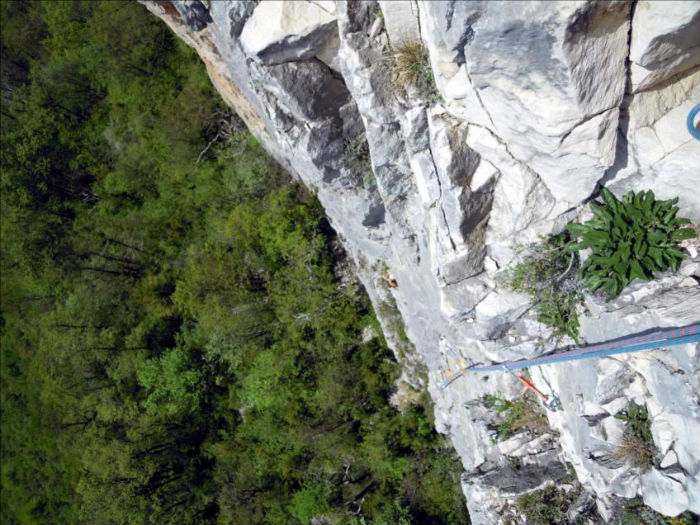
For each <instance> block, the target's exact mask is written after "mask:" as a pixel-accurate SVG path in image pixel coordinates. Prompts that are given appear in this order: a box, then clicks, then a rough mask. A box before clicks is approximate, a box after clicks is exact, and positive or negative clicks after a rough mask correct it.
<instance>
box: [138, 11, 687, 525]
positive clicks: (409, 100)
mask: <svg viewBox="0 0 700 525" xmlns="http://www.w3.org/2000/svg"><path fill="white" fill-rule="evenodd" d="M142 1H144V3H145V4H146V6H147V7H148V8H149V9H150V10H151V11H152V12H153V13H154V14H156V15H157V16H159V17H160V18H162V19H163V20H164V21H165V22H166V23H167V24H169V25H170V27H171V28H173V30H174V31H175V32H176V33H177V34H178V35H179V36H180V37H181V38H183V39H184V40H185V41H186V42H187V43H189V44H190V45H192V46H193V47H195V49H197V51H198V52H199V54H200V55H201V57H202V59H203V60H204V61H205V63H206V64H207V67H208V69H209V72H210V75H211V77H212V80H213V81H214V83H215V84H216V86H217V88H218V89H219V91H220V92H221V93H222V95H223V97H224V98H225V100H226V101H227V102H228V103H229V104H231V106H232V107H233V108H234V109H235V110H236V111H237V112H238V113H239V114H240V115H241V116H242V118H243V119H244V120H245V121H246V123H247V124H248V126H249V127H250V129H251V131H252V132H253V133H254V134H256V135H257V136H258V137H259V138H260V140H261V141H262V143H263V144H264V145H265V147H266V148H267V149H268V151H269V152H270V153H271V154H272V155H273V156H274V157H275V158H277V159H278V160H279V161H280V162H281V163H282V164H283V165H284V166H285V167H286V168H287V169H288V170H289V171H290V172H291V173H292V174H293V175H294V176H296V177H298V178H299V179H300V180H301V181H302V182H303V183H304V184H306V185H307V186H308V187H310V188H313V189H315V190H317V192H318V197H319V199H320V200H321V202H322V203H323V205H324V207H325V209H326V211H327V214H328V216H329V218H330V221H331V223H332V224H333V226H334V228H335V229H336V230H337V231H338V233H339V234H340V236H341V239H342V240H343V243H344V245H345V248H346V249H347V251H348V253H349V254H350V255H351V256H352V258H353V259H354V261H355V263H356V266H357V272H358V275H359V277H360V278H361V279H362V281H363V282H364V284H365V286H366V288H367V291H368V293H369V295H370V297H371V298H372V300H373V302H374V304H375V306H376V307H377V308H376V309H377V311H378V312H379V314H380V317H381V319H380V320H381V321H382V323H383V326H384V328H385V330H386V331H387V336H388V338H389V340H390V341H391V342H393V344H394V345H395V346H397V347H398V346H404V347H406V346H407V345H406V343H405V342H404V341H402V340H401V338H400V337H398V334H397V330H396V320H397V315H398V314H394V313H391V311H392V309H393V308H394V307H395V308H397V309H398V312H399V313H400V316H401V318H402V319H403V322H404V323H405V327H406V333H407V335H408V338H409V339H410V341H411V343H412V344H413V346H415V350H414V351H413V352H406V350H407V349H406V348H404V352H401V355H402V356H403V357H402V360H403V361H404V363H405V364H406V366H407V373H406V375H405V379H406V380H407V381H411V382H413V383H421V382H422V383H425V382H426V376H425V375H421V374H418V373H416V370H417V369H418V368H420V366H421V365H424V366H425V367H427V370H428V374H427V378H428V381H427V385H424V386H427V387H428V388H429V390H430V392H431V394H432V395H433V399H434V400H435V403H436V414H437V424H438V428H439V429H440V430H441V431H443V432H445V433H449V434H450V435H451V437H452V440H453V443H454V445H455V447H456V449H457V451H458V452H459V454H460V456H461V458H462V462H463V466H464V470H465V474H464V476H463V488H464V491H465V493H466V495H467V499H468V504H469V507H470V513H471V515H472V519H473V521H474V523H496V522H497V521H498V520H499V519H500V518H499V516H501V515H502V514H503V512H504V510H505V509H506V508H507V507H508V504H509V502H512V499H513V498H514V497H517V495H519V494H522V493H523V492H526V491H528V490H532V489H534V488H537V487H538V486H540V485H541V484H542V483H543V482H544V481H545V480H547V479H555V480H556V479H563V478H564V477H565V475H566V469H565V466H564V462H566V463H569V464H571V465H572V466H573V468H574V470H575V473H576V475H577V477H578V479H579V481H580V482H581V483H582V484H583V486H584V487H585V489H586V490H587V492H588V493H589V494H590V495H591V497H593V499H594V500H595V502H596V504H597V506H598V511H599V513H600V514H601V516H602V517H603V518H604V519H605V518H609V517H610V516H611V512H612V508H613V507H614V501H615V497H616V496H621V497H633V496H635V495H637V494H641V495H642V496H643V498H644V500H645V502H646V503H647V504H648V505H650V506H652V507H653V508H655V509H657V510H659V511H661V512H663V513H665V514H670V515H675V514H677V513H679V512H681V511H683V510H686V509H690V510H692V511H694V512H696V513H700V451H699V450H698V436H700V406H699V405H700V403H699V401H698V393H699V392H700V372H699V371H698V370H699V366H700V365H699V364H698V360H699V359H698V357H699V356H698V353H699V349H698V345H685V346H678V347H674V348H673V349H671V350H667V351H663V352H654V353H643V354H636V355H625V356H619V357H617V358H615V359H599V360H588V361H580V362H576V363H573V364H561V365H549V366H545V367H541V368H539V369H536V370H534V369H533V371H532V374H533V380H534V381H535V382H537V383H539V384H541V385H546V386H547V388H548V389H549V388H551V389H552V390H554V391H556V392H557V393H558V395H559V396H560V398H561V402H562V405H563V409H562V410H560V411H558V412H556V413H549V414H548V418H549V423H550V426H551V429H552V433H550V434H549V435H545V436H541V437H540V438H538V439H536V440H532V439H530V437H529V436H527V435H521V436H516V438H514V439H512V440H510V441H509V442H506V443H501V444H499V445H494V444H492V441H491V439H490V435H489V430H488V421H489V417H490V416H489V414H488V412H487V411H486V410H485V409H484V408H483V406H482V405H481V403H479V399H480V397H481V396H483V395H484V394H485V393H500V394H502V395H505V396H509V395H510V396H516V395H518V393H519V392H520V387H519V386H518V383H517V381H515V380H514V379H513V378H512V377H509V376H508V375H506V374H491V375H488V376H480V377H476V376H474V375H472V376H468V377H465V378H462V379H460V380H459V381H457V382H455V383H454V384H453V385H452V386H450V388H449V389H447V390H446V391H444V392H440V391H439V390H438V389H437V387H436V385H437V381H436V378H437V374H438V373H439V370H440V369H442V368H445V367H446V366H448V363H449V362H450V360H452V359H453V357H454V356H455V355H459V356H460V357H461V358H463V359H464V360H465V361H468V362H472V363H484V362H501V361H504V360H507V359H514V358H520V357H530V356H535V355H537V354H539V353H543V352H546V351H549V350H551V349H552V345H553V343H551V342H547V336H548V331H547V329H546V327H544V326H542V325H540V324H539V323H538V322H537V321H536V318H535V315H534V313H533V312H532V311H531V306H530V305H529V304H528V300H527V297H525V296H521V295H517V294H513V293H511V292H509V291H507V290H505V289H504V287H503V285H502V282H501V281H500V280H499V275H501V274H502V272H503V270H504V269H505V268H507V267H508V266H509V265H511V264H513V263H514V261H515V254H514V252H513V245H514V244H516V243H520V244H524V243H528V242H532V241H535V240H537V238H538V236H539V235H543V234H550V233H553V232H558V231H560V230H561V229H562V228H563V226H564V225H565V224H566V223H567V222H569V221H571V220H573V219H575V218H577V217H581V216H585V213H587V211H586V210H587V207H586V206H585V202H586V201H587V200H588V199H590V198H591V196H594V195H596V194H597V192H598V191H599V189H600V188H601V187H602V186H605V187H607V188H609V189H610V190H611V191H613V192H614V193H616V194H618V195H621V194H622V193H625V192H626V191H628V190H630V189H634V190H642V189H652V190H653V191H654V192H655V194H656V195H657V196H658V197H659V198H663V199H669V198H673V197H676V196H678V197H679V198H680V202H679V205H680V206H681V209H682V213H683V214H684V215H685V216H688V217H690V218H691V219H692V220H693V221H694V222H695V223H696V224H697V223H698V222H699V221H700V141H697V140H695V139H693V138H692V137H691V135H690V134H689V133H688V131H687V130H686V123H685V119H686V116H687V114H688V112H689V110H690V109H691V108H692V107H693V105H694V104H695V103H696V102H698V101H700V2H697V1H688V0H682V1H677V2H674V1H646V0H638V1H635V2H606V1H597V2H593V1H572V2H569V1H567V2H553V1H528V2H516V1H510V2H500V1H454V0H451V1H440V2H438V1H427V0H426V1H421V0H417V1H416V0H392V1H380V2H378V3H376V2H345V1H340V0H338V1H335V2H334V1H332V0H317V1H312V0H310V1H301V0H300V1H296V2H275V1H265V2H262V3H257V2H254V1H240V0H228V1H224V0H217V1H213V0H211V1H207V0H171V1H169V0H160V1H156V0H142ZM406 41H422V42H423V43H424V44H425V45H426V46H427V48H428V50H429V53H430V61H431V65H432V70H433V73H434V76H435V80H436V84H437V89H438V91H439V93H440V95H441V100H440V102H437V103H428V102H426V101H423V100H421V99H420V98H419V96H417V95H416V94H414V93H408V94H407V95H406V96H397V95H396V94H394V93H393V92H392V90H391V88H390V85H391V72H390V70H389V68H388V67H387V63H388V61H387V57H388V56H389V55H390V54H391V52H392V51H391V50H392V45H393V46H396V45H399V44H400V43H401V42H406ZM365 139H366V141H367V144H368V147H369V151H370V156H371V170H370V169H367V173H365V174H361V175H358V173H357V172H356V171H353V170H350V169H348V166H347V163H344V162H343V153H344V151H345V150H346V148H347V144H348V143H352V142H354V141H360V142H361V141H363V140H365ZM697 248H698V246H697V244H695V245H693V244H692V243H690V244H689V245H688V251H689V252H690V254H691V258H689V259H687V260H686V261H685V263H684V264H683V266H682V267H681V270H680V272H679V273H678V274H677V275H675V276H671V275H663V276H660V278H659V279H657V280H656V281H654V282H651V283H637V284H635V285H633V286H631V287H630V288H629V289H628V290H627V291H626V292H624V293H623V294H622V295H621V296H620V297H619V298H618V299H617V300H615V301H613V302H611V303H604V302H600V301H598V300H597V299H595V298H594V297H588V298H587V302H588V304H587V306H588V308H589V310H590V312H591V315H590V317H587V318H584V320H583V326H582V334H583V337H584V338H585V339H586V340H587V341H588V342H591V343H592V342H597V341H602V340H606V339H611V338H616V337H621V336H624V335H627V334H630V333H639V332H642V331H644V330H647V329H651V328H656V327H665V326H683V325H687V324H690V323H693V322H697V321H699V320H700V286H698V282H699V281H700V257H698V250H697ZM384 264H386V265H387V266H388V267H389V268H390V269H391V272H392V273H393V275H394V276H395V277H396V279H397V281H398V283H399V286H398V288H396V289H393V290H391V291H389V290H388V289H387V288H386V287H385V286H384V285H383V283H382V281H381V278H380V273H381V268H382V267H383V265H384ZM387 306H388V307H387ZM382 312H384V313H382ZM387 312H389V313H387ZM628 400H636V401H637V402H644V403H646V405H647V406H648V407H649V410H650V413H651V416H652V432H653V434H654V440H655V443H656V445H657V447H658V448H659V451H660V454H661V456H660V458H661V459H660V462H659V464H658V466H657V467H655V468H653V469H651V470H650V471H648V472H646V473H644V474H642V473H640V472H638V471H637V470H635V469H633V468H630V467H627V466H624V465H622V466H620V465H611V464H610V463H609V462H607V463H606V462H603V461H601V460H600V458H601V457H603V456H605V453H606V451H607V452H609V451H610V449H611V447H614V446H615V443H616V440H619V438H620V435H621V427H620V422H619V421H618V420H616V419H614V418H613V417H612V415H613V414H614V413H615V412H616V411H618V410H620V408H621V407H624V406H625V405H626V403H627V401H628ZM509 457H510V458H513V457H516V458H519V459H518V463H519V465H521V467H520V470H519V471H517V472H516V471H515V470H513V468H512V467H511V466H510V465H511V464H513V461H512V460H511V461H508V458H509Z"/></svg>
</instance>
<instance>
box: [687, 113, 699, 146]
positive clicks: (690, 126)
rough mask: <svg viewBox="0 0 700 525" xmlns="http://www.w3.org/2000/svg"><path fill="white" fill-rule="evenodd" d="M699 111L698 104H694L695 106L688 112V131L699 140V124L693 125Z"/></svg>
mask: <svg viewBox="0 0 700 525" xmlns="http://www.w3.org/2000/svg"><path fill="white" fill-rule="evenodd" d="M699 112H700V104H695V107H694V108H693V109H691V110H690V113H688V131H690V134H691V135H692V136H693V137H695V138H696V139H698V140H700V129H699V126H700V125H699V126H696V125H695V117H696V116H697V114H698V113H699Z"/></svg>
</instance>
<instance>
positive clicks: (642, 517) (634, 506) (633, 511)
mask: <svg viewBox="0 0 700 525" xmlns="http://www.w3.org/2000/svg"><path fill="white" fill-rule="evenodd" d="M697 522H698V521H697V518H694V517H693V515H692V514H691V513H690V512H687V511H686V512H684V513H682V514H680V515H679V516H675V517H671V516H665V515H663V514H660V513H658V512H656V511H655V510H654V509H652V508H651V507H647V506H646V505H645V504H644V502H643V501H642V499H641V498H634V499H631V500H629V502H627V504H626V505H625V506H624V507H623V508H622V509H621V511H620V514H619V516H617V518H616V519H614V520H613V523H614V524H615V525H692V524H693V523H697Z"/></svg>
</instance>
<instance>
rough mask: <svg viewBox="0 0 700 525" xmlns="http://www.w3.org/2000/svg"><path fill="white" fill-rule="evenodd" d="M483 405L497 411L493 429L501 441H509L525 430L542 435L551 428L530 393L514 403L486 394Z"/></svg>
mask: <svg viewBox="0 0 700 525" xmlns="http://www.w3.org/2000/svg"><path fill="white" fill-rule="evenodd" d="M482 403H483V404H484V406H485V407H486V408H492V409H494V410H496V413H497V416H496V419H495V422H494V423H493V424H492V425H491V428H492V429H493V430H494V431H495V432H496V435H497V437H498V440H499V441H502V440H505V439H508V438H509V437H511V436H513V435H515V434H516V433H517V432H518V431H520V430H523V429H529V430H531V431H532V432H534V433H536V434H542V433H544V432H545V431H546V430H547V429H548V428H549V421H548V420H547V417H546V416H545V415H544V414H543V413H542V409H541V408H540V406H539V403H537V401H535V399H533V397H532V396H531V395H530V393H529V392H526V393H525V394H524V395H523V396H522V397H521V398H520V399H515V400H513V401H511V400H508V399H503V398H500V397H498V396H494V395H492V394H486V395H485V396H484V397H483V398H482Z"/></svg>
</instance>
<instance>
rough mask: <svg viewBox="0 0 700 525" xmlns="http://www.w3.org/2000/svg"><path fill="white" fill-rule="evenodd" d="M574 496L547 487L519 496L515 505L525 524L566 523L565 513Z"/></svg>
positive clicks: (549, 486) (550, 486) (549, 524)
mask: <svg viewBox="0 0 700 525" xmlns="http://www.w3.org/2000/svg"><path fill="white" fill-rule="evenodd" d="M576 495H577V494H575V493H574V491H571V492H568V493H567V492H564V491H561V490H557V489H556V488H555V487H554V485H548V486H547V487H545V488H543V489H542V490H537V491H535V492H530V493H529V494H525V495H524V496H521V497H520V498H518V499H517V501H516V505H517V507H518V509H520V511H521V512H522V513H523V514H524V515H525V518H526V523H529V524H531V525H552V524H559V523H566V512H567V510H568V508H569V506H570V505H571V501H572V499H574V497H575V496H576Z"/></svg>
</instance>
